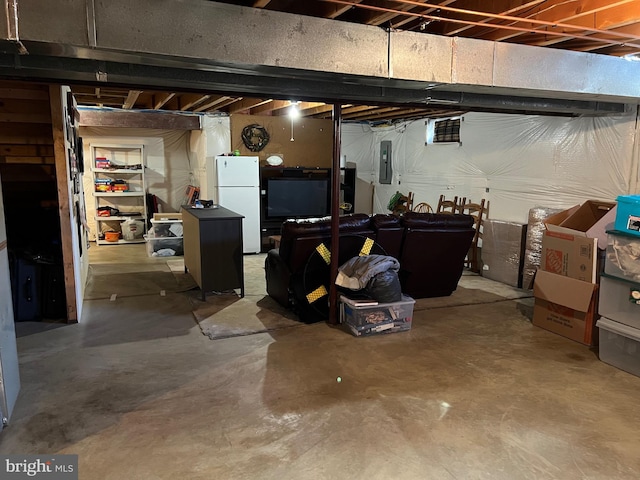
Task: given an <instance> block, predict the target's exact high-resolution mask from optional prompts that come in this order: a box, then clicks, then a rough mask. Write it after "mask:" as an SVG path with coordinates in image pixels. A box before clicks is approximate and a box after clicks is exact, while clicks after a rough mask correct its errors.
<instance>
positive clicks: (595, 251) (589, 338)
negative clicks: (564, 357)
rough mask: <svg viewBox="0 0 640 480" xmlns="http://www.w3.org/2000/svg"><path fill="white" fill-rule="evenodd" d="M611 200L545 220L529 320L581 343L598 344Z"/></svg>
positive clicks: (582, 206)
mask: <svg viewBox="0 0 640 480" xmlns="http://www.w3.org/2000/svg"><path fill="white" fill-rule="evenodd" d="M615 205H616V204H615V203H614V202H601V201H596V200H589V201H587V202H585V203H583V204H582V205H577V206H575V207H572V208H570V209H567V210H565V211H563V212H560V213H558V214H556V215H553V216H551V217H549V218H547V220H546V221H545V227H546V230H545V231H544V234H543V237H542V251H541V257H540V266H539V269H538V271H537V272H536V277H535V280H534V286H533V295H534V297H535V306H534V311H533V324H534V325H537V326H539V327H542V328H545V329H547V330H550V331H552V332H555V333H557V334H559V335H563V336H565V337H567V338H570V339H572V340H575V341H577V342H580V343H583V344H585V345H595V344H597V343H598V335H597V329H596V320H597V319H598V313H597V303H598V302H597V301H598V283H599V280H600V271H601V269H602V258H604V252H605V249H606V246H607V241H606V237H607V234H606V230H607V229H608V228H610V227H611V226H612V225H613V222H614V220H615V208H614V207H615Z"/></svg>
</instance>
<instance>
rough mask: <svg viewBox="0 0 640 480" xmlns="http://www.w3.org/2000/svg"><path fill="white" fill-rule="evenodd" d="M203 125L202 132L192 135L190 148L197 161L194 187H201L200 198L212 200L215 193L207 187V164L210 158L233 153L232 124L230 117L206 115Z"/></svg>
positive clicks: (194, 171) (194, 132)
mask: <svg viewBox="0 0 640 480" xmlns="http://www.w3.org/2000/svg"><path fill="white" fill-rule="evenodd" d="M201 125H202V127H201V128H202V130H201V131H193V132H192V133H191V142H190V148H191V152H192V157H193V158H195V159H196V160H195V161H194V163H193V181H194V184H193V185H195V186H197V187H200V198H203V199H206V200H211V199H212V198H213V192H210V191H209V188H208V185H207V174H206V170H205V166H206V162H207V159H208V158H213V157H215V156H216V155H220V154H222V153H229V152H230V151H231V122H230V119H229V117H220V116H210V115H205V116H203V117H202V122H201Z"/></svg>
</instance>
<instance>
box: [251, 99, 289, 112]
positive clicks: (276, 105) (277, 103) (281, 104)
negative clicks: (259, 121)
mask: <svg viewBox="0 0 640 480" xmlns="http://www.w3.org/2000/svg"><path fill="white" fill-rule="evenodd" d="M291 103H292V102H291V101H290V100H272V101H271V102H269V103H265V104H264V105H260V106H259V107H256V108H254V109H253V110H252V111H251V113H252V114H253V115H264V114H267V113H271V112H273V111H274V110H279V109H281V108H287V107H289V106H291Z"/></svg>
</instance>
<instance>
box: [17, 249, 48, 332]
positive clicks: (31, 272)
mask: <svg viewBox="0 0 640 480" xmlns="http://www.w3.org/2000/svg"><path fill="white" fill-rule="evenodd" d="M15 267H16V268H15V274H14V281H15V285H14V287H13V292H12V293H13V301H14V312H13V317H14V320H15V321H16V322H29V321H39V320H42V308H41V303H40V302H41V281H40V265H39V264H38V263H37V262H36V261H34V260H32V259H29V258H28V257H22V256H17V257H16V259H15Z"/></svg>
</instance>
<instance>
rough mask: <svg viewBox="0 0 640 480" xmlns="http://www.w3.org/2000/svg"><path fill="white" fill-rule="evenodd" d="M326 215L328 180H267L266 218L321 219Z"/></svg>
mask: <svg viewBox="0 0 640 480" xmlns="http://www.w3.org/2000/svg"><path fill="white" fill-rule="evenodd" d="M328 213H329V179H328V178H270V179H269V180H268V184H267V217H286V218H294V217H321V216H324V215H328Z"/></svg>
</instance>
